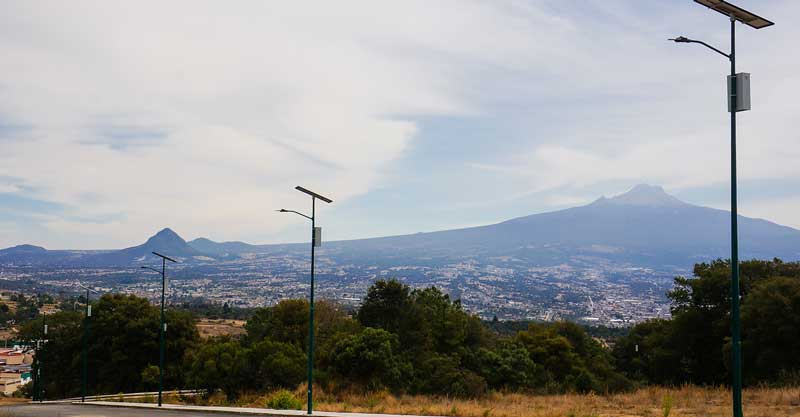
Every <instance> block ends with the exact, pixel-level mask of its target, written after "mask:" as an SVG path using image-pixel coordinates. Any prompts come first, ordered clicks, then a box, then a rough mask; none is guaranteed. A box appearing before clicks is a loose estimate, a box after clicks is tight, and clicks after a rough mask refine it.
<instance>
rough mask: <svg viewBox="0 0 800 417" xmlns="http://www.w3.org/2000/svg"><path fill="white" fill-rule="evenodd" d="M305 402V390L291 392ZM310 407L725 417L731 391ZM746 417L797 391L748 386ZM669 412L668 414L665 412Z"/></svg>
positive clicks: (778, 406)
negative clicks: (750, 387) (749, 387)
mask: <svg viewBox="0 0 800 417" xmlns="http://www.w3.org/2000/svg"><path fill="white" fill-rule="evenodd" d="M295 393H296V396H297V398H298V399H300V400H302V401H303V402H305V397H304V395H305V386H301V387H298V389H297V391H296V392H295ZM268 397H269V394H260V395H254V394H251V395H244V396H242V397H240V398H239V399H238V400H237V401H236V402H235V404H230V403H228V402H227V401H226V399H225V396H224V395H221V394H215V395H213V396H211V397H210V398H208V399H205V400H199V399H198V400H199V401H200V402H201V403H203V404H207V405H237V406H242V407H264V406H265V404H266V399H267V398H268ZM314 398H315V400H314V404H315V407H314V408H315V409H316V410H319V411H347V412H367V413H387V414H416V415H431V416H458V417H568V416H572V417H590V416H591V417H595V416H596V417H609V416H614V417H623V416H624V417H633V416H644V417H667V415H668V416H669V417H688V416H692V417H722V416H730V415H731V411H730V391H728V390H727V389H725V388H702V387H696V386H684V387H680V388H662V387H651V388H644V389H640V390H637V391H634V392H631V393H626V394H615V395H607V396H606V395H593V394H589V395H579V394H565V395H528V394H515V393H493V394H489V395H487V396H486V397H484V398H480V399H472V400H470V399H454V398H446V397H432V396H419V395H415V396H412V395H403V396H395V395H392V394H390V393H388V392H374V393H366V394H364V393H361V394H357V393H347V394H340V395H334V394H330V393H325V392H322V391H321V390H319V389H317V388H316V387H315V395H314ZM743 398H744V412H745V415H747V416H748V417H783V416H798V417H800V387H798V388H752V389H747V390H745V392H744V397H743ZM665 412H668V414H665Z"/></svg>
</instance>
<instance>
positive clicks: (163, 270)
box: [142, 252, 178, 407]
mask: <svg viewBox="0 0 800 417" xmlns="http://www.w3.org/2000/svg"><path fill="white" fill-rule="evenodd" d="M153 255H156V256H158V257H159V258H161V271H159V270H158V269H155V268H151V267H149V266H143V267H142V268H143V269H149V270H151V271H155V272H157V273H159V274H161V326H160V327H159V329H158V406H159V407H161V393H162V392H163V391H164V333H166V331H167V323H166V322H165V321H164V293H165V291H166V283H167V261H170V262H173V263H177V262H178V261H176V260H174V259H172V258H170V257H169V256H165V255H162V254H160V253H158V252H153Z"/></svg>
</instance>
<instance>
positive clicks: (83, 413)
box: [0, 404, 242, 417]
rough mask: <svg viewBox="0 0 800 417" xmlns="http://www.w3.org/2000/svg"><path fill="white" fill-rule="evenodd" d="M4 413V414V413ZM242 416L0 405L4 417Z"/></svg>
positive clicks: (89, 407)
mask: <svg viewBox="0 0 800 417" xmlns="http://www.w3.org/2000/svg"><path fill="white" fill-rule="evenodd" d="M4 413H5V414H4ZM6 414H7V415H8V417H140V416H143V415H148V416H153V417H190V416H192V417H194V416H197V417H242V415H241V414H229V413H216V412H214V413H201V412H194V411H193V412H186V411H167V410H143V409H140V408H132V409H131V408H117V407H98V406H89V405H73V404H43V405H38V404H24V405H12V406H3V407H0V416H3V417H6Z"/></svg>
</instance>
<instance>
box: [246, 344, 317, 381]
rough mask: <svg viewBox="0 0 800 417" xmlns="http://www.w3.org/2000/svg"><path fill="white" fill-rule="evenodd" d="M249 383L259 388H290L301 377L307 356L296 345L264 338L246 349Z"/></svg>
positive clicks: (303, 375)
mask: <svg viewBox="0 0 800 417" xmlns="http://www.w3.org/2000/svg"><path fill="white" fill-rule="evenodd" d="M247 363H248V368H249V370H248V384H249V385H250V386H255V387H257V388H261V389H273V388H288V389H292V388H294V387H296V386H297V384H298V383H300V382H301V381H303V380H304V378H305V372H306V355H305V353H303V351H302V350H301V349H300V348H299V347H298V346H297V345H295V344H292V343H282V342H276V341H273V340H269V339H265V340H262V341H260V342H258V343H255V344H253V345H252V346H250V349H249V350H248V352H247Z"/></svg>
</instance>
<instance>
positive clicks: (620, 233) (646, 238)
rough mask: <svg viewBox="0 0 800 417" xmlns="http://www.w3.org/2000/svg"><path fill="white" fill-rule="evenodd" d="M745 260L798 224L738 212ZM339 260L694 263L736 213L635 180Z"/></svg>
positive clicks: (797, 252)
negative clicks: (540, 209)
mask: <svg viewBox="0 0 800 417" xmlns="http://www.w3.org/2000/svg"><path fill="white" fill-rule="evenodd" d="M739 230H740V236H739V242H740V243H739V245H740V254H741V256H740V257H741V258H742V259H748V258H770V259H771V258H773V257H780V258H783V259H785V260H799V259H800V230H796V229H793V228H790V227H786V226H781V225H778V224H775V223H772V222H769V221H767V220H761V219H753V218H748V217H743V216H740V217H739ZM305 246H306V244H292V245H251V244H247V243H244V242H221V243H220V242H214V241H212V240H210V239H207V238H198V239H195V240H192V241H190V242H188V243H187V242H186V241H184V240H183V239H182V238H181V237H180V236H178V235H177V234H176V233H175V232H173V231H172V230H170V229H164V230H162V231H160V232H158V233H157V234H156V235H155V236H153V237H151V238H150V239H148V240H147V242H145V243H144V244H142V245H139V246H134V247H131V248H127V249H122V250H118V251H106V252H102V253H101V252H97V253H91V252H75V251H47V250H45V249H44V248H39V247H35V246H31V245H21V246H15V247H13V248H8V249H3V250H0V263H9V262H11V263H33V264H55V263H62V264H64V263H67V264H81V265H118V266H125V265H130V264H132V263H138V262H144V261H146V260H148V259H149V257H151V256H152V255H150V253H151V252H152V251H157V252H163V253H164V254H166V255H170V256H174V257H177V258H181V259H182V260H183V261H184V262H194V261H199V260H202V261H205V262H211V261H214V260H217V261H224V260H226V259H231V258H237V257H240V256H243V255H245V254H252V253H262V254H281V253H285V252H287V251H296V250H304V249H303V248H305ZM321 255H322V256H327V257H329V258H331V259H333V260H336V261H338V262H353V263H358V264H362V265H366V264H384V265H385V264H397V265H415V264H420V265H422V264H425V265H429V264H441V263H443V262H459V261H463V260H464V259H468V258H469V259H475V258H481V257H498V256H502V257H513V258H516V259H520V260H522V261H525V263H527V264H533V265H559V264H562V263H575V262H581V263H583V264H592V263H607V262H616V263H626V264H633V265H639V266H647V267H653V268H659V269H684V270H685V269H688V268H690V267H691V265H692V264H694V263H696V262H702V261H708V260H711V259H714V258H718V257H722V258H727V257H729V256H730V213H729V212H727V211H724V210H717V209H712V208H708V207H701V206H696V205H692V204H688V203H685V202H683V201H681V200H679V199H677V198H675V197H674V196H671V195H669V194H667V193H666V192H664V190H663V189H662V188H661V187H658V186H651V185H637V186H636V187H634V188H633V189H631V190H630V191H628V192H627V193H624V194H621V195H619V196H616V197H612V198H605V197H602V198H600V199H598V200H596V201H594V202H592V203H590V204H587V205H584V206H580V207H573V208H569V209H565V210H559V211H554V212H548V213H541V214H534V215H530V216H525V217H519V218H515V219H511V220H508V221H505V222H502V223H497V224H492V225H487V226H480V227H472V228H465V229H455V230H446V231H440V232H431V233H417V234H413V235H403V236H389V237H382V238H372V239H359V240H349V241H338V242H326V243H325V244H324V245H323V250H322V252H321Z"/></svg>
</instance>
